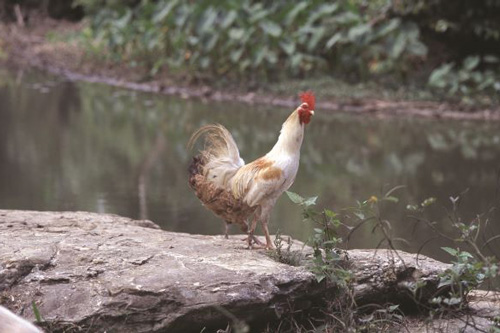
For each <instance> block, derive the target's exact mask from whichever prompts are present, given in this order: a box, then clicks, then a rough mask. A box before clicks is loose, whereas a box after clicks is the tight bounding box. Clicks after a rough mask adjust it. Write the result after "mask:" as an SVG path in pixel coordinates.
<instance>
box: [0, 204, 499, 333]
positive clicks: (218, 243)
mask: <svg viewBox="0 0 500 333" xmlns="http://www.w3.org/2000/svg"><path fill="white" fill-rule="evenodd" d="M200 223H202V221H200ZM239 238H240V237H238V236H232V237H231V238H230V239H229V240H226V239H224V238H223V237H222V236H202V235H190V234H183V233H172V232H166V231H162V230H159V229H158V227H157V226H156V225H155V224H154V223H152V222H151V221H147V220H139V221H137V220H131V219H128V218H124V217H119V216H116V215H108V214H96V213H86V212H36V211H12V210H0V258H1V262H0V268H1V269H0V299H1V300H2V302H1V303H2V304H3V305H5V306H7V308H9V309H10V310H12V311H14V312H15V313H17V314H18V315H21V316H23V317H26V318H27V319H29V320H31V321H34V320H35V316H34V314H33V313H32V310H31V303H32V302H35V304H36V305H37V308H38V310H39V312H40V315H41V316H42V318H43V319H44V321H45V323H44V327H45V328H48V329H49V330H50V331H65V332H73V331H75V332H76V331H81V330H86V329H90V328H91V329H92V330H94V331H104V330H111V331H124V330H127V331H134V332H152V331H155V332H156V331H163V330H168V331H169V332H177V331H178V332H187V331H193V332H199V331H200V330H202V329H203V328H204V327H206V328H207V329H214V330H215V329H217V328H220V329H225V328H226V326H227V325H228V324H233V325H234V324H235V323H236V322H239V323H245V325H250V327H252V328H256V329H258V328H261V329H264V328H265V325H266V324H267V323H272V322H276V321H279V318H289V316H290V315H291V314H293V313H301V312H307V311H308V310H310V309H312V308H318V307H321V306H322V305H321V304H322V303H323V302H324V300H325V297H326V299H328V298H331V299H332V298H333V297H335V292H336V290H337V289H336V286H334V285H330V284H325V283H317V282H316V280H315V277H314V275H313V274H312V273H311V272H310V271H309V270H307V269H306V268H305V267H303V266H299V267H293V266H289V265H285V264H282V263H278V262H276V261H274V260H273V259H271V258H270V257H269V255H268V254H267V253H266V252H265V251H263V250H247V249H245V247H244V243H243V242H242V241H241V240H240V239H239ZM299 248H301V244H298V242H297V244H296V247H295V249H299ZM305 252H307V251H305ZM348 258H349V262H350V263H351V266H350V269H351V270H352V272H353V273H354V276H355V283H354V297H355V300H356V301H357V303H358V304H365V303H373V302H377V303H382V304H384V303H386V302H387V303H397V304H402V305H404V303H405V302H408V301H410V300H411V298H410V295H412V293H411V292H410V288H411V286H412V285H414V284H415V282H416V281H417V279H418V280H419V281H426V286H425V287H423V289H422V296H421V299H420V300H421V301H425V300H428V298H429V297H434V296H435V295H437V294H438V293H436V286H437V283H438V280H439V278H438V274H439V273H440V272H442V271H443V270H444V269H446V268H447V267H448V265H447V264H443V263H440V262H438V261H435V260H433V259H430V258H427V257H424V256H419V260H418V264H417V262H416V261H415V255H412V254H409V253H404V252H399V256H396V257H395V256H394V253H392V254H391V253H389V252H387V251H385V250H379V251H375V250H350V251H348ZM403 261H404V262H403ZM478 295H479V296H478ZM499 296H500V295H494V294H489V295H488V294H485V293H479V294H476V296H475V298H474V296H473V297H472V298H471V299H470V301H471V307H470V310H469V311H465V312H463V314H462V315H461V316H459V317H457V318H447V319H446V320H444V319H441V320H437V321H434V322H431V323H430V324H429V325H430V326H427V323H426V322H425V319H426V318H420V317H418V316H416V317H411V319H410V317H409V319H408V323H406V322H405V323H403V325H404V326H403V327H407V328H409V329H410V331H412V332H413V331H418V330H422V331H426V330H427V329H428V328H430V331H431V332H432V331H438V330H440V329H442V328H443V327H454V328H460V327H464V326H466V325H469V326H468V327H469V328H471V327H472V326H470V325H471V322H472V321H471V320H474V325H476V326H475V327H476V328H482V329H487V328H488V327H489V326H490V325H491V324H492V322H491V320H490V319H491V318H493V317H495V316H498V315H499V314H500V313H499V307H498V304H499V302H498V297H499ZM450 325H451V326H450ZM263 326H264V327H263ZM252 331H254V330H252Z"/></svg>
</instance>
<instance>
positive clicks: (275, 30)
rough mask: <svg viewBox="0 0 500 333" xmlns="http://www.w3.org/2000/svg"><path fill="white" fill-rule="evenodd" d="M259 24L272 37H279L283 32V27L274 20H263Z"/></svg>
mask: <svg viewBox="0 0 500 333" xmlns="http://www.w3.org/2000/svg"><path fill="white" fill-rule="evenodd" d="M259 25H260V27H261V28H262V30H264V32H265V33H266V34H268V35H270V36H272V37H279V36H280V35H281V32H282V29H281V27H280V26H279V25H278V24H276V23H274V22H272V21H264V22H261V23H260V24H259Z"/></svg>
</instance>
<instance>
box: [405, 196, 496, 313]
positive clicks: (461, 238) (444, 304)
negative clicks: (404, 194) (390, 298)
mask: <svg viewBox="0 0 500 333" xmlns="http://www.w3.org/2000/svg"><path fill="white" fill-rule="evenodd" d="M460 199H461V198H460V196H457V197H450V201H451V203H452V210H451V211H450V212H449V213H448V220H449V221H450V223H451V226H452V227H453V229H454V230H455V231H456V233H457V236H456V237H451V236H450V235H448V234H445V233H443V232H442V231H440V230H439V229H438V228H437V227H436V224H435V223H433V222H431V221H429V220H427V219H426V218H424V217H423V216H420V217H416V216H413V218H415V219H417V220H418V221H422V222H424V223H425V224H426V225H427V226H428V227H430V228H431V229H432V230H433V232H434V233H435V234H436V235H437V236H438V237H441V238H444V239H446V240H448V241H450V242H452V243H454V244H456V247H455V248H452V247H442V250H443V251H445V252H447V253H448V254H449V255H451V256H452V257H453V260H452V262H451V263H452V265H451V267H450V268H448V269H446V270H445V271H444V272H443V273H441V274H440V276H439V277H440V279H439V284H438V286H437V288H438V293H439V294H440V295H439V296H437V297H434V298H433V299H431V301H430V303H431V308H429V310H430V313H431V316H436V315H442V314H444V313H447V312H449V311H456V310H463V309H465V308H466V307H467V295H468V293H469V292H470V291H471V290H473V289H477V288H478V287H480V286H484V284H485V282H486V281H493V280H494V279H496V278H498V276H499V270H498V259H497V258H495V257H493V256H487V255H485V254H484V253H483V248H484V246H485V245H486V244H487V243H488V242H489V241H491V240H493V239H495V238H497V237H498V236H494V237H492V238H490V239H489V240H487V241H486V242H485V244H484V245H482V246H481V245H480V244H479V243H478V241H479V236H480V232H481V231H482V229H483V228H485V226H486V225H487V224H488V223H489V218H488V216H487V214H486V215H483V216H482V215H477V216H476V218H474V219H473V220H472V221H470V222H469V223H465V222H464V221H463V218H462V217H461V214H460V213H459V210H458V207H459V202H460ZM435 202H436V199H435V198H429V199H426V200H424V201H422V203H420V204H419V205H408V206H407V209H408V210H410V211H412V212H419V213H421V214H423V213H424V211H425V208H427V207H429V206H430V205H432V204H433V203H435ZM464 247H465V248H467V249H470V250H469V251H466V250H464V249H463V248H464ZM424 306H425V305H424Z"/></svg>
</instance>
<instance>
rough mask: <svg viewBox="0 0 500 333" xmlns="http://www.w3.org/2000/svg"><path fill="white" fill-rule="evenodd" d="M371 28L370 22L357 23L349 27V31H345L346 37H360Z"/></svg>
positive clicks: (353, 38) (352, 38)
mask: <svg viewBox="0 0 500 333" xmlns="http://www.w3.org/2000/svg"><path fill="white" fill-rule="evenodd" d="M371 30H372V27H371V25H370V24H358V25H356V26H354V27H352V28H351V29H349V32H348V33H347V37H348V38H349V40H352V41H354V40H356V39H359V38H361V36H363V35H365V34H367V33H369V32H370V31H371Z"/></svg>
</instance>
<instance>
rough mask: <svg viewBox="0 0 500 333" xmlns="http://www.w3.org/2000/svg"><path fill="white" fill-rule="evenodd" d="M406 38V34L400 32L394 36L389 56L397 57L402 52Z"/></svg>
mask: <svg viewBox="0 0 500 333" xmlns="http://www.w3.org/2000/svg"><path fill="white" fill-rule="evenodd" d="M407 40H408V39H407V37H406V35H405V34H404V33H402V32H401V33H399V34H398V35H397V36H396V38H395V40H394V42H393V44H392V48H391V51H390V56H391V58H392V59H396V58H399V56H400V55H401V54H402V53H403V51H404V49H405V47H406V43H407Z"/></svg>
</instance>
